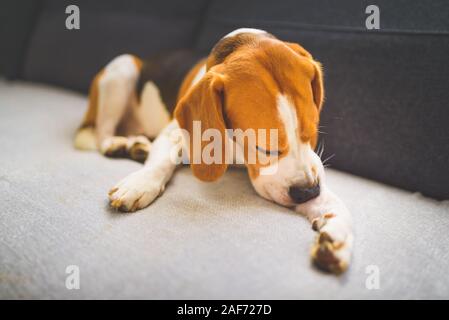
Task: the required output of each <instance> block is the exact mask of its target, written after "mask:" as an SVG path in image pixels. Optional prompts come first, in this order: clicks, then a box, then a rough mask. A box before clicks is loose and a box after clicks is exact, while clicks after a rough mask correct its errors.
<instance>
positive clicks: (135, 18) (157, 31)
mask: <svg viewBox="0 0 449 320" xmlns="http://www.w3.org/2000/svg"><path fill="white" fill-rule="evenodd" d="M71 4H75V5H78V7H79V8H80V29H79V30H67V29H66V27H65V20H66V18H67V16H68V15H67V14H65V8H66V6H68V5H71ZM205 4H206V1H205V0H193V1H188V2H187V1H182V0H168V1H151V2H149V1H145V0H127V1H117V0H114V1H103V2H102V1H85V0H77V1H68V0H67V1H65V0H64V1H60V0H45V1H44V2H43V6H42V7H43V8H42V11H41V13H40V18H39V21H38V23H37V25H36V28H35V30H34V33H33V36H32V38H31V40H30V44H29V49H28V51H27V57H26V61H25V63H24V79H26V80H31V81H40V82H46V83H51V84H56V85H60V86H63V87H68V88H72V89H76V90H80V91H83V92H87V89H88V86H89V84H90V81H91V79H92V77H93V76H94V75H95V73H97V72H98V71H99V70H100V69H101V68H102V67H103V66H104V65H105V64H107V63H108V62H109V61H110V60H111V59H112V58H114V57H116V56H117V55H119V54H123V53H132V54H136V55H138V56H140V57H146V56H149V55H151V54H154V53H159V52H161V51H167V50H173V49H180V48H188V47H191V46H192V43H193V42H194V37H195V35H196V34H197V32H198V30H197V29H198V27H199V21H200V19H199V18H200V17H201V16H202V14H203V11H204V9H205Z"/></svg>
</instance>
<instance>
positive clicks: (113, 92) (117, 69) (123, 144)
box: [95, 54, 148, 157]
mask: <svg viewBox="0 0 449 320" xmlns="http://www.w3.org/2000/svg"><path fill="white" fill-rule="evenodd" d="M139 67H140V61H139V60H138V59H137V58H136V57H134V56H132V55H128V54H126V55H121V56H119V57H117V58H115V59H114V60H112V61H111V62H110V63H109V64H108V65H107V66H106V68H105V69H104V72H103V74H102V75H101V77H100V79H99V80H98V111H97V118H96V123H95V125H96V137H97V147H98V149H99V150H100V152H101V153H102V154H104V155H106V156H110V157H125V156H127V155H128V147H129V142H128V138H127V137H125V136H116V132H117V127H118V125H119V123H120V121H122V119H123V117H124V116H125V114H126V112H127V109H129V108H130V107H131V103H132V97H133V94H134V93H135V87H136V83H137V78H138V76H139ZM147 142H148V141H146V142H145V143H147Z"/></svg>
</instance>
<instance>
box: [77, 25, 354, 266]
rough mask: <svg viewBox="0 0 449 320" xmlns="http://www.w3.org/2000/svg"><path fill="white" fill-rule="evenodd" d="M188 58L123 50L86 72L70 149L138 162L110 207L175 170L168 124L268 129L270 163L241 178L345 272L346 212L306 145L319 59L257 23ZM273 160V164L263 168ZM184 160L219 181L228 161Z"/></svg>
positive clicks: (312, 127) (131, 199)
mask: <svg viewBox="0 0 449 320" xmlns="http://www.w3.org/2000/svg"><path fill="white" fill-rule="evenodd" d="M164 59H165V60H164ZM195 59H196V58H195V57H194V56H193V55H192V54H190V53H176V54H174V55H168V54H167V55H163V56H162V59H161V58H155V59H154V60H149V61H147V62H142V60H140V59H139V58H138V57H135V56H132V55H122V56H119V57H117V58H115V59H114V60H112V61H111V62H110V63H109V64H108V65H107V66H106V67H105V68H104V69H103V70H101V71H100V72H99V73H98V74H97V75H96V77H95V78H94V80H93V83H92V85H91V90H90V95H89V107H88V110H87V113H86V115H85V118H84V120H83V123H82V125H81V127H80V129H79V131H78V133H77V135H76V138H75V146H76V147H77V148H79V149H91V150H99V151H100V152H101V153H102V154H104V155H106V156H111V157H114V156H117V157H129V158H131V159H134V160H137V161H141V162H144V166H143V167H142V168H141V169H140V170H138V171H136V172H134V173H131V174H130V175H129V176H127V177H126V178H124V179H123V180H121V181H120V182H118V183H117V184H116V185H115V186H114V187H113V188H112V189H111V190H110V191H109V199H110V203H111V206H112V207H114V208H117V209H120V210H122V211H135V210H138V209H142V208H145V207H146V206H148V205H149V204H150V203H152V202H153V201H154V200H155V199H156V198H157V197H158V196H159V195H160V194H161V193H162V192H163V190H164V188H165V185H166V183H167V182H168V181H169V180H170V178H171V176H172V174H173V172H174V170H175V167H176V164H175V163H174V162H173V161H171V154H172V153H173V150H175V151H176V152H180V151H181V149H182V148H183V140H182V139H175V138H173V135H172V134H171V133H172V132H173V131H174V130H176V129H179V128H182V129H185V130H187V131H188V132H189V133H191V131H192V130H193V129H192V122H193V121H195V120H199V121H201V122H202V124H203V126H202V130H206V129H208V128H214V129H218V130H219V131H220V132H221V133H223V136H224V131H225V129H228V128H232V129H242V130H246V129H248V128H252V129H260V128H265V129H270V128H275V129H278V130H279V136H278V150H276V153H277V154H278V160H277V161H276V163H275V164H269V165H263V164H260V163H252V164H250V163H245V165H246V167H247V170H248V174H249V178H250V180H251V182H252V184H253V186H254V188H255V190H256V191H257V193H258V194H259V195H260V196H262V197H264V198H266V199H268V200H270V201H273V202H276V203H278V204H280V205H282V206H287V207H291V208H292V209H294V210H296V211H297V212H300V213H302V214H303V215H305V216H306V217H307V218H308V219H309V221H310V222H311V223H312V227H313V229H314V230H316V231H317V232H318V236H317V239H316V242H315V244H314V245H313V248H312V259H313V261H314V262H315V264H316V265H318V266H319V267H321V268H322V269H324V270H327V271H331V272H334V273H341V272H343V271H344V270H346V268H347V267H348V264H349V261H350V256H351V251H352V244H353V235H352V227H351V224H352V222H351V216H350V214H349V212H348V210H347V208H346V207H345V205H344V204H343V202H342V201H341V200H340V199H339V198H338V197H337V196H336V195H334V194H333V193H332V192H331V191H330V190H329V188H328V187H327V185H326V180H325V173H324V167H323V164H322V162H321V160H320V157H319V156H318V155H317V154H316V153H315V152H314V149H315V147H316V143H317V134H318V122H319V113H320V110H321V107H322V103H323V99H324V89H323V81H322V72H321V66H320V64H319V63H318V62H316V61H315V60H314V59H313V58H312V56H311V55H310V53H308V52H307V51H306V50H305V49H304V48H302V47H301V46H300V45H298V44H296V43H288V42H284V41H281V40H278V39H277V38H275V37H274V36H272V35H271V34H269V33H267V32H265V31H262V30H258V29H238V30H236V31H234V32H232V33H230V34H228V35H226V36H225V37H224V38H222V39H221V40H220V41H219V42H218V43H217V44H216V45H215V47H214V48H213V49H212V51H211V53H210V54H209V56H208V57H207V58H205V59H203V60H199V61H197V63H196V64H194V63H193V60H195ZM192 66H193V67H192ZM188 68H191V69H190V71H188ZM176 91H177V92H176ZM175 107H176V108H175ZM173 108H175V109H174V111H172V110H173ZM150 139H155V140H154V141H153V142H152V143H151V142H150ZM248 152H249V151H244V152H243V153H244V157H247V156H248ZM256 152H264V151H260V150H258V151H256ZM147 156H148V157H147ZM273 165H276V166H277V167H276V169H277V170H275V171H274V172H275V173H274V174H267V172H269V171H270V170H271V169H272V168H271V166H273ZM190 166H191V169H192V171H193V173H194V175H195V176H196V177H197V178H199V179H201V180H203V181H214V180H216V179H218V178H219V177H220V176H221V175H223V174H224V173H225V171H226V168H227V165H226V164H225V163H223V164H205V163H203V162H201V163H197V164H194V163H191V165H190Z"/></svg>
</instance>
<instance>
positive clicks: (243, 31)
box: [223, 28, 267, 38]
mask: <svg viewBox="0 0 449 320" xmlns="http://www.w3.org/2000/svg"><path fill="white" fill-rule="evenodd" d="M240 33H254V34H263V33H267V32H266V31H265V30H261V29H254V28H240V29H236V30H234V31H232V32H230V33H228V34H227V35H225V36H224V37H223V38H228V37H233V36H235V35H238V34H240Z"/></svg>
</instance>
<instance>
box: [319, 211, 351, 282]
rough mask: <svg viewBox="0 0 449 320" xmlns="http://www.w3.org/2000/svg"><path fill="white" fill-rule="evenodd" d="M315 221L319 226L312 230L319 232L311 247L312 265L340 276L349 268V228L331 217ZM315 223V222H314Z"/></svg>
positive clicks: (343, 222)
mask: <svg viewBox="0 0 449 320" xmlns="http://www.w3.org/2000/svg"><path fill="white" fill-rule="evenodd" d="M318 219H320V220H319V221H317V224H319V226H318V227H316V225H315V223H314V224H312V225H313V226H314V229H315V230H317V231H319V234H318V236H317V238H316V242H315V244H314V245H313V247H312V252H311V255H312V261H313V262H314V264H315V265H316V266H317V267H318V268H320V269H322V270H324V271H327V272H332V273H335V274H341V273H343V272H344V271H346V269H347V268H348V266H349V262H350V260H351V252H352V242H353V236H352V233H351V230H350V228H348V226H347V225H346V224H345V221H344V220H340V219H338V218H337V217H334V216H333V215H329V216H328V217H326V215H324V221H323V220H322V219H323V218H318ZM314 222H315V221H314Z"/></svg>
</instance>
